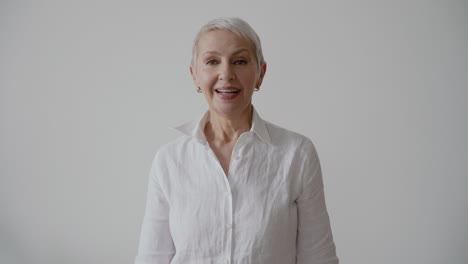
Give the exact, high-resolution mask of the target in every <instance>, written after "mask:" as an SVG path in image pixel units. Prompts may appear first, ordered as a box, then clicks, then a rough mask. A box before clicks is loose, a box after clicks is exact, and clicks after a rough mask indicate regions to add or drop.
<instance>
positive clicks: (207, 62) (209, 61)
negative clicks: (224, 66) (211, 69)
mask: <svg viewBox="0 0 468 264" xmlns="http://www.w3.org/2000/svg"><path fill="white" fill-rule="evenodd" d="M206 64H207V65H216V64H218V62H217V61H216V60H207V61H206Z"/></svg>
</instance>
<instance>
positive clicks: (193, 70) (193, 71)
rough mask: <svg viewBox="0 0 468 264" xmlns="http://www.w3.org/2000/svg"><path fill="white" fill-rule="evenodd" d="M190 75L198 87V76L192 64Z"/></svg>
mask: <svg viewBox="0 0 468 264" xmlns="http://www.w3.org/2000/svg"><path fill="white" fill-rule="evenodd" d="M190 75H192V80H193V83H194V84H195V86H197V87H198V81H197V76H196V74H195V69H194V68H193V66H192V65H190Z"/></svg>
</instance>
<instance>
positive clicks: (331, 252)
mask: <svg viewBox="0 0 468 264" xmlns="http://www.w3.org/2000/svg"><path fill="white" fill-rule="evenodd" d="M306 156H307V158H306V159H305V164H304V176H305V180H304V182H305V185H304V189H303V191H302V193H301V195H300V196H299V197H298V198H297V200H296V203H297V212H298V226H297V264H338V257H337V256H336V249H335V243H334V242H333V236H332V231H331V227H330V219H329V216H328V212H327V208H326V206H325V195H324V191H323V179H322V171H321V167H320V161H319V159H318V156H317V153H316V151H315V148H313V149H312V151H310V152H309V153H307V155H306Z"/></svg>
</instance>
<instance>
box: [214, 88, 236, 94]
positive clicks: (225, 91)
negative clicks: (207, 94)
mask: <svg viewBox="0 0 468 264" xmlns="http://www.w3.org/2000/svg"><path fill="white" fill-rule="evenodd" d="M216 91H218V92H220V93H236V92H238V90H221V89H216Z"/></svg>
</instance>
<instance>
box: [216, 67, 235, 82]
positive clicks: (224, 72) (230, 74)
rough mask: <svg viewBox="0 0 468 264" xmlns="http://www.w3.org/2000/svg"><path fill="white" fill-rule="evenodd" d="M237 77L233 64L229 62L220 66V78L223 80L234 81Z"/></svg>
mask: <svg viewBox="0 0 468 264" xmlns="http://www.w3.org/2000/svg"><path fill="white" fill-rule="evenodd" d="M234 78H235V73H234V70H233V69H232V65H230V64H229V63H224V64H223V65H221V67H220V72H219V80H221V81H232V80H234Z"/></svg>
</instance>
